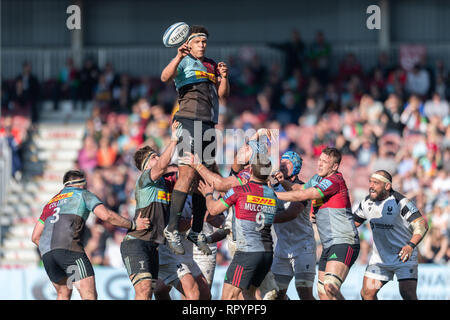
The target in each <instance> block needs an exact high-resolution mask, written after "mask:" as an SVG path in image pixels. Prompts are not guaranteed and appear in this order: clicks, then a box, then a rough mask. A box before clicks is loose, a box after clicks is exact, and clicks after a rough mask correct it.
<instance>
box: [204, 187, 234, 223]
mask: <svg viewBox="0 0 450 320" xmlns="http://www.w3.org/2000/svg"><path fill="white" fill-rule="evenodd" d="M198 191H200V192H201V194H202V195H203V196H204V197H205V199H206V208H207V209H208V212H209V214H210V215H212V216H215V215H218V214H220V213H222V212H224V211H225V210H227V209H228V208H229V206H228V205H227V204H226V203H225V201H224V200H223V199H220V200H214V197H213V192H214V188H213V187H212V186H211V185H209V184H206V183H204V182H203V181H200V182H199V184H198Z"/></svg>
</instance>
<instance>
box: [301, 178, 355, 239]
mask: <svg viewBox="0 0 450 320" xmlns="http://www.w3.org/2000/svg"><path fill="white" fill-rule="evenodd" d="M307 188H316V189H317V191H319V193H320V195H321V196H322V197H321V198H320V199H315V200H313V201H312V210H313V214H315V215H316V225H317V230H318V231H319V236H320V241H321V242H322V245H323V247H324V248H329V247H330V246H332V245H335V244H340V243H347V244H357V243H359V235H358V230H357V229H356V226H355V223H354V221H353V214H352V209H351V203H350V198H349V195H348V189H347V185H346V183H345V181H344V178H343V176H342V174H341V173H340V172H336V173H334V174H332V175H331V176H329V177H326V178H322V177H321V176H319V175H318V174H316V175H314V176H313V177H312V178H311V179H310V180H309V181H308V182H307V183H305V184H304V185H303V189H307Z"/></svg>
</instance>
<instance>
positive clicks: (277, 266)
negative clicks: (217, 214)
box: [271, 151, 316, 300]
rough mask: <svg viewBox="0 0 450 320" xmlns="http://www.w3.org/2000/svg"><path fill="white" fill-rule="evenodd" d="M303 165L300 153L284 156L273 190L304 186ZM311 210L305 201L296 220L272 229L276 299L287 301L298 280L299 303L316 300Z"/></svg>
mask: <svg viewBox="0 0 450 320" xmlns="http://www.w3.org/2000/svg"><path fill="white" fill-rule="evenodd" d="M302 163H303V161H302V158H301V157H300V155H298V154H297V153H295V152H293V151H287V152H285V153H284V154H283V155H282V156H281V161H280V171H279V172H278V173H277V174H276V176H275V177H276V179H277V180H278V182H279V183H277V184H275V185H274V186H273V188H274V190H275V191H278V192H282V191H285V189H284V187H283V184H286V183H285V181H286V182H289V183H293V184H297V185H299V186H302V185H303V184H304V182H302V181H300V179H299V178H298V174H299V173H300V170H301V168H302ZM286 187H287V188H289V186H286ZM288 190H289V189H288ZM289 205H290V203H289V202H287V203H285V204H284V207H285V208H288V206H289ZM310 207H311V206H310V205H308V203H307V202H306V201H305V202H304V203H303V206H302V208H301V209H300V210H298V211H295V212H294V217H293V218H292V217H288V219H286V220H281V221H280V223H277V217H276V218H275V221H274V224H273V227H274V229H275V233H276V235H277V242H276V245H275V251H274V259H273V263H272V269H271V271H272V273H273V274H274V276H275V280H276V282H277V284H278V287H279V289H280V291H279V292H278V297H277V299H280V300H281V299H286V291H287V288H288V286H289V283H290V282H291V280H292V278H293V277H295V287H296V288H297V293H298V296H299V297H300V299H302V300H315V298H314V296H313V291H312V287H313V283H314V277H315V275H316V268H315V266H316V241H315V239H314V230H313V228H312V224H311V222H310V220H309V209H310ZM278 219H279V218H278Z"/></svg>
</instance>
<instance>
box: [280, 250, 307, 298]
mask: <svg viewBox="0 0 450 320" xmlns="http://www.w3.org/2000/svg"><path fill="white" fill-rule="evenodd" d="M271 271H272V273H273V274H274V275H275V280H276V281H277V284H278V287H279V288H280V290H285V289H287V288H288V287H289V283H290V282H291V280H292V278H293V277H294V276H295V286H296V287H312V286H313V283H314V277H315V275H316V255H315V253H307V254H302V255H299V256H297V257H294V258H280V257H277V256H274V257H273V262H272V269H271Z"/></svg>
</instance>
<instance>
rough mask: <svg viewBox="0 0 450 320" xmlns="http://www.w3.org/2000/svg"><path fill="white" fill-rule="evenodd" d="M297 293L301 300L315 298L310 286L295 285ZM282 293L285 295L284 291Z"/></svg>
mask: <svg viewBox="0 0 450 320" xmlns="http://www.w3.org/2000/svg"><path fill="white" fill-rule="evenodd" d="M297 293H298V296H299V298H300V299H301V300H316V298H314V295H313V289H312V287H297ZM284 294H285V295H286V292H285V293H284Z"/></svg>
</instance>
